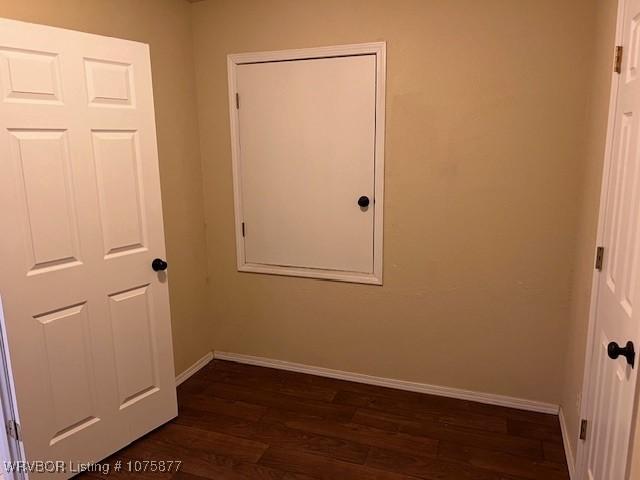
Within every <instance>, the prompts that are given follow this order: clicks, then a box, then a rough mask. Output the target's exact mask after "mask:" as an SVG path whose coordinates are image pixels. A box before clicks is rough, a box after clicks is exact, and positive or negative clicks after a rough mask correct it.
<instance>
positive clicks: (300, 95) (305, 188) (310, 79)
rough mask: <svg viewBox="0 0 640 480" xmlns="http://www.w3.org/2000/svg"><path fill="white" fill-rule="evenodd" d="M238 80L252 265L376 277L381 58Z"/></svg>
mask: <svg viewBox="0 0 640 480" xmlns="http://www.w3.org/2000/svg"><path fill="white" fill-rule="evenodd" d="M236 75H237V90H238V94H239V99H240V100H239V101H240V108H239V110H238V124H239V137H240V159H241V161H240V175H241V187H240V188H241V192H242V195H241V200H242V221H243V222H244V224H245V236H244V254H245V261H246V262H247V263H248V264H265V265H277V266H294V267H302V268H308V269H326V270H337V271H349V272H359V273H367V274H370V273H372V272H373V269H374V244H373V242H374V210H375V208H376V207H375V204H374V190H375V188H374V187H375V186H374V179H375V177H374V173H375V172H374V165H375V119H376V56H375V55H361V56H346V57H338V58H317V59H309V60H295V61H281V62H265V63H253V64H245V65H239V66H238V67H237V72H236ZM360 196H367V197H369V198H370V199H371V202H372V203H371V204H370V206H369V207H368V208H365V209H363V208H360V207H359V206H358V203H357V201H358V198H359V197H360Z"/></svg>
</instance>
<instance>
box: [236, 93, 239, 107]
mask: <svg viewBox="0 0 640 480" xmlns="http://www.w3.org/2000/svg"><path fill="white" fill-rule="evenodd" d="M236 109H237V110H240V94H239V93H236Z"/></svg>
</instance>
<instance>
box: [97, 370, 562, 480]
mask: <svg viewBox="0 0 640 480" xmlns="http://www.w3.org/2000/svg"><path fill="white" fill-rule="evenodd" d="M178 402H179V408H180V415H179V416H178V417H177V418H176V419H174V420H173V421H172V422H170V423H168V424H167V425H164V426H163V427H160V428H158V429H157V430H155V431H153V432H151V433H150V434H148V435H147V436H145V437H144V438H142V439H140V440H138V441H136V442H135V443H133V444H131V445H130V446H128V447H127V448H125V449H124V450H121V451H120V452H118V453H117V454H115V455H114V456H113V457H111V458H110V459H109V460H108V461H109V462H110V464H112V465H114V464H115V463H116V462H117V461H118V460H120V461H122V462H124V463H125V465H126V462H127V461H129V460H134V461H135V460H181V461H182V466H181V468H180V470H179V471H178V472H177V473H176V472H173V473H152V472H147V473H131V472H127V471H124V470H126V468H125V469H124V470H123V471H121V472H119V473H117V474H115V473H111V475H110V476H109V477H110V478H113V477H122V478H154V479H171V480H202V479H225V480H227V479H228V480H237V479H252V480H254V479H255V480H263V479H264V480H266V479H269V480H309V479H323V480H349V479H358V480H360V479H362V480H409V479H429V480H522V479H530V480H536V479H541V480H542V479H544V480H556V479H563V480H565V479H568V478H569V475H568V472H567V465H566V461H565V454H564V449H563V446H562V438H561V433H560V425H559V422H558V418H557V417H556V416H554V415H545V414H540V413H532V412H526V411H521V410H514V409H509V408H504V407H496V406H491V405H484V404H479V403H474V402H469V401H464V400H454V399H449V398H443V397H436V396H431V395H423V394H418V393H412V392H404V391H400V390H392V389H388V388H382V387H375V386H370V385H363V384H358V383H351V382H346V381H341V380H333V379H328V378H322V377H315V376H311V375H305V374H299V373H292V372H284V371H280V370H272V369H268V368H261V367H253V366H247V365H240V364H237V363H232V362H224V361H219V360H215V361H213V362H211V363H210V364H209V365H208V366H207V367H205V368H204V369H203V370H201V371H200V372H198V373H197V374H196V375H195V376H193V377H192V378H191V379H189V380H188V381H186V382H185V383H183V384H182V385H181V386H180V387H179V388H178ZM84 477H85V478H105V477H104V476H103V475H100V474H97V473H94V474H85V475H84Z"/></svg>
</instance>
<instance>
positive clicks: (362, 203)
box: [358, 195, 369, 208]
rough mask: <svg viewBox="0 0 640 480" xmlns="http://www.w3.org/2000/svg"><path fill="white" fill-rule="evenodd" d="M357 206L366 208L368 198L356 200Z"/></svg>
mask: <svg viewBox="0 0 640 480" xmlns="http://www.w3.org/2000/svg"><path fill="white" fill-rule="evenodd" d="M358 205H360V206H361V207H362V208H366V207H368V206H369V197H365V196H364V195H363V196H361V197H360V198H359V199H358Z"/></svg>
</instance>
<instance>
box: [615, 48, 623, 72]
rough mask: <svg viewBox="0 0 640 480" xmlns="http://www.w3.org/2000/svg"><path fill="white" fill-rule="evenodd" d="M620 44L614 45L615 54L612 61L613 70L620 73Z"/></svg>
mask: <svg viewBox="0 0 640 480" xmlns="http://www.w3.org/2000/svg"><path fill="white" fill-rule="evenodd" d="M622 51H623V49H622V45H618V46H617V47H616V56H615V60H614V61H613V71H614V72H616V73H622Z"/></svg>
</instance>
